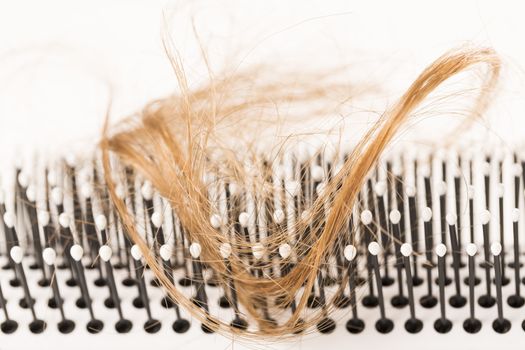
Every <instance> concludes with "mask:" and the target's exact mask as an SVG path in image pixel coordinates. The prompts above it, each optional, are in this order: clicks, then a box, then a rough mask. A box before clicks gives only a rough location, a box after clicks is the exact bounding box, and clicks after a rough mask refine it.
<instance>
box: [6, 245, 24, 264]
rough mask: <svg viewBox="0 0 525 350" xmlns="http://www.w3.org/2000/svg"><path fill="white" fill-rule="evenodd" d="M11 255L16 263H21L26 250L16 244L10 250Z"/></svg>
mask: <svg viewBox="0 0 525 350" xmlns="http://www.w3.org/2000/svg"><path fill="white" fill-rule="evenodd" d="M9 255H10V256H11V259H13V261H14V262H15V264H20V263H21V262H22V259H23V258H24V251H23V250H22V248H20V246H17V245H15V246H14V247H13V248H11V250H10V251H9Z"/></svg>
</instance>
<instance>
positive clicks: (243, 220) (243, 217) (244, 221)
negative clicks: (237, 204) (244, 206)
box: [239, 212, 250, 228]
mask: <svg viewBox="0 0 525 350" xmlns="http://www.w3.org/2000/svg"><path fill="white" fill-rule="evenodd" d="M249 220H250V215H248V213H246V212H242V213H241V214H239V224H241V226H242V227H244V228H246V227H248V222H249Z"/></svg>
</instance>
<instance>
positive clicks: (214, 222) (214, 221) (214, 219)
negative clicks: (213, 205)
mask: <svg viewBox="0 0 525 350" xmlns="http://www.w3.org/2000/svg"><path fill="white" fill-rule="evenodd" d="M210 224H211V226H212V227H213V228H214V229H218V228H221V225H222V219H221V217H220V215H219V214H213V215H212V216H211V217H210Z"/></svg>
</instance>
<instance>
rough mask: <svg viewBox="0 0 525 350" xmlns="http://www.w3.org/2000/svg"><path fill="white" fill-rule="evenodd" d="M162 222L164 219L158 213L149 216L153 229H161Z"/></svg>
mask: <svg viewBox="0 0 525 350" xmlns="http://www.w3.org/2000/svg"><path fill="white" fill-rule="evenodd" d="M163 221H164V217H163V216H162V214H161V213H159V212H158V211H156V212H154V213H153V214H151V223H152V224H153V226H155V228H160V227H162V222H163Z"/></svg>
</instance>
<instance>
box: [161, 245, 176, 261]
mask: <svg viewBox="0 0 525 350" xmlns="http://www.w3.org/2000/svg"><path fill="white" fill-rule="evenodd" d="M159 254H160V257H161V258H162V260H164V261H169V260H170V259H171V256H172V254H173V249H172V247H171V245H168V244H163V245H161V246H160V248H159Z"/></svg>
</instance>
